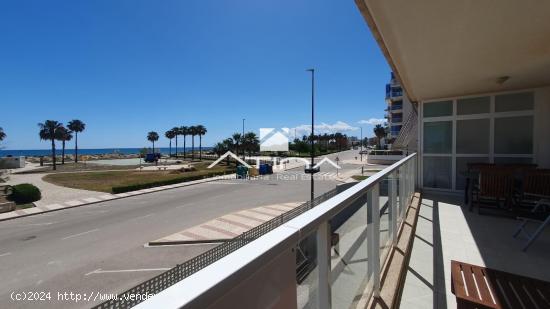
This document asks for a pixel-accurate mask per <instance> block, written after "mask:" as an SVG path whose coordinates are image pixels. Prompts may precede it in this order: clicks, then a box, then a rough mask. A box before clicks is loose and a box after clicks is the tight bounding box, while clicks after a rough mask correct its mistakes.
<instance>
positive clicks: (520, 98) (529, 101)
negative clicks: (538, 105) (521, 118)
mask: <svg viewBox="0 0 550 309" xmlns="http://www.w3.org/2000/svg"><path fill="white" fill-rule="evenodd" d="M534 102H535V97H534V95H533V93H532V92H522V93H511V94H501V95H497V96H495V111H496V112H511V111H524V110H532V109H533V107H534V105H535V103H534Z"/></svg>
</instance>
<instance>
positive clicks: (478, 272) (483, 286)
mask: <svg viewBox="0 0 550 309" xmlns="http://www.w3.org/2000/svg"><path fill="white" fill-rule="evenodd" d="M472 270H473V271H474V275H475V278H476V281H477V286H478V287H479V292H480V293H481V298H482V301H483V303H487V304H489V303H491V304H493V305H498V301H497V300H496V299H495V301H497V303H496V304H495V303H494V301H493V297H491V292H490V291H489V290H491V291H492V289H491V286H487V284H490V283H489V280H487V281H485V276H486V274H485V270H484V269H483V268H481V267H472Z"/></svg>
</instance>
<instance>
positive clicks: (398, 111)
mask: <svg viewBox="0 0 550 309" xmlns="http://www.w3.org/2000/svg"><path fill="white" fill-rule="evenodd" d="M386 103H387V105H388V106H387V107H386V109H385V112H386V113H385V118H386V119H387V122H388V128H389V132H388V136H387V140H388V142H389V143H390V144H392V148H394V149H395V148H399V149H405V148H410V149H413V150H414V149H416V138H413V137H415V136H411V129H413V128H411V127H410V126H411V125H413V126H414V124H413V123H412V122H416V119H417V118H416V110H415V108H414V106H413V105H412V104H411V102H410V101H409V99H408V98H407V95H406V94H405V93H404V91H403V88H402V87H401V83H400V82H399V80H398V79H397V78H396V77H395V74H394V73H393V72H392V73H391V80H390V83H389V84H386ZM404 127H405V129H404ZM412 134H413V135H414V133H412Z"/></svg>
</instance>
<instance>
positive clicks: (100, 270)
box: [84, 268, 171, 276]
mask: <svg viewBox="0 0 550 309" xmlns="http://www.w3.org/2000/svg"><path fill="white" fill-rule="evenodd" d="M170 269H171V268H138V269H118V270H102V269H101V268H98V269H96V270H94V271H91V272H89V273H87V274H85V275H84V276H89V275H93V274H105V273H131V272H142V271H166V270H170Z"/></svg>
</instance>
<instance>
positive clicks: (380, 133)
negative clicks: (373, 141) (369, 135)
mask: <svg viewBox="0 0 550 309" xmlns="http://www.w3.org/2000/svg"><path fill="white" fill-rule="evenodd" d="M373 132H374V135H376V138H377V139H378V147H379V148H380V149H381V148H382V143H381V140H382V138H383V137H384V136H386V129H385V128H384V127H383V126H382V125H381V124H377V125H376V126H375V127H374V129H373Z"/></svg>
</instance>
